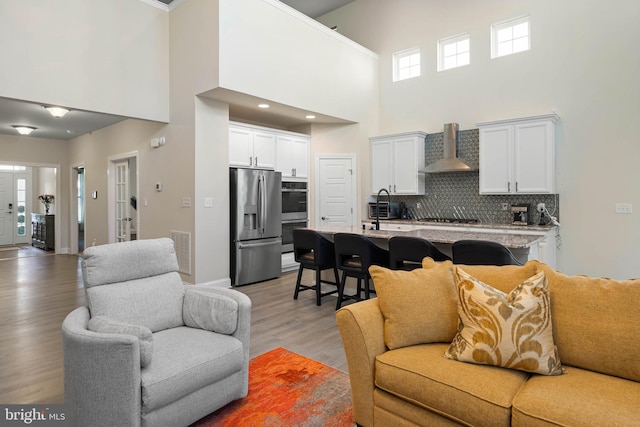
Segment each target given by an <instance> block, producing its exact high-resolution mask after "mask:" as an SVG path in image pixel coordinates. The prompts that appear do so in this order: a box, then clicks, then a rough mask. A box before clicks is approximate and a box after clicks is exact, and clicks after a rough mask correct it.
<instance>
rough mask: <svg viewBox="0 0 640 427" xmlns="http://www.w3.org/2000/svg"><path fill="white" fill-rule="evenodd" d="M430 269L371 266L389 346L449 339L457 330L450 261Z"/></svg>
mask: <svg viewBox="0 0 640 427" xmlns="http://www.w3.org/2000/svg"><path fill="white" fill-rule="evenodd" d="M431 267H432V268H429V269H422V268H419V269H416V270H413V271H402V270H389V269H387V268H384V267H379V266H371V267H370V268H369V273H370V274H371V278H372V279H373V283H374V286H375V288H376V293H377V294H378V304H379V306H380V311H381V312H382V315H383V316H384V342H385V344H386V346H387V347H388V348H389V349H394V348H399V347H407V346H410V345H416V344H429V343H433V342H444V343H446V342H451V340H452V339H453V337H454V336H455V334H456V332H457V327H458V315H457V311H456V310H457V308H456V307H457V303H456V289H455V283H454V281H453V264H452V263H451V261H445V262H442V263H434V264H433V265H432V266H431Z"/></svg>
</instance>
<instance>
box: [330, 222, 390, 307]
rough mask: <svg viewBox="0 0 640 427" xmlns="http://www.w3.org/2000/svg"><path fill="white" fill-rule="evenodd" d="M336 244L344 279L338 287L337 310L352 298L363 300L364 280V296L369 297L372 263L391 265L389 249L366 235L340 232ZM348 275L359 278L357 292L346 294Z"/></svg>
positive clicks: (338, 265)
mask: <svg viewBox="0 0 640 427" xmlns="http://www.w3.org/2000/svg"><path fill="white" fill-rule="evenodd" d="M333 241H334V243H335V245H336V267H338V269H339V270H341V271H342V280H341V281H340V286H339V287H338V289H339V292H338V303H337V304H336V310H337V309H339V308H340V307H341V306H342V303H343V302H344V301H348V300H350V299H353V300H356V301H361V300H362V289H363V288H362V281H363V280H364V297H365V299H369V297H370V294H371V292H374V291H372V290H371V288H370V285H369V283H370V280H371V276H370V275H369V267H370V266H372V265H380V266H383V267H388V266H389V251H386V250H384V249H382V248H381V247H379V246H377V245H376V244H375V243H373V242H372V241H371V240H369V239H368V238H367V237H365V236H361V235H359V234H351V233H338V234H336V235H335V236H334V239H333ZM347 276H349V277H354V278H356V279H358V288H357V291H356V294H354V295H345V294H344V285H345V282H346V280H347Z"/></svg>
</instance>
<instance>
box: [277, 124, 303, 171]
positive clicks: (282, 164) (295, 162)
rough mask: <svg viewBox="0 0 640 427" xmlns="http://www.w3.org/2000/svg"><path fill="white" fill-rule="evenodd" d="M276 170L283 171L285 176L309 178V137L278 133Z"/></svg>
mask: <svg viewBox="0 0 640 427" xmlns="http://www.w3.org/2000/svg"><path fill="white" fill-rule="evenodd" d="M276 170H277V171H280V172H282V177H283V178H309V138H308V137H303V136H293V135H289V134H287V135H278V136H277V139H276Z"/></svg>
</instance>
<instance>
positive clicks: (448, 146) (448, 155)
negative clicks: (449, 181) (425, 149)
mask: <svg viewBox="0 0 640 427" xmlns="http://www.w3.org/2000/svg"><path fill="white" fill-rule="evenodd" d="M457 145H458V124H457V123H447V124H446V125H444V158H442V159H440V160H438V161H436V162H433V163H431V164H430V165H428V166H427V167H426V168H425V169H424V171H422V172H425V173H439V172H467V171H471V170H472V169H471V167H469V165H467V164H466V163H465V162H463V161H462V160H460V159H459V158H458V157H457Z"/></svg>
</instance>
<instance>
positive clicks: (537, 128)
mask: <svg viewBox="0 0 640 427" xmlns="http://www.w3.org/2000/svg"><path fill="white" fill-rule="evenodd" d="M557 121H558V116H557V115H556V114H549V115H544V116H536V117H527V118H522V119H514V120H501V121H496V122H487V123H478V128H479V130H480V194H553V193H556V188H555V185H556V183H555V175H556V170H555V169H556V168H555V152H556V143H555V125H556V122H557Z"/></svg>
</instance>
